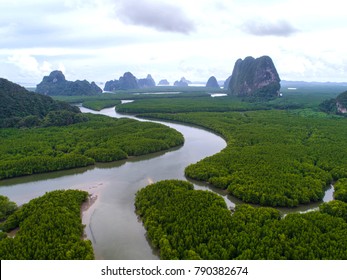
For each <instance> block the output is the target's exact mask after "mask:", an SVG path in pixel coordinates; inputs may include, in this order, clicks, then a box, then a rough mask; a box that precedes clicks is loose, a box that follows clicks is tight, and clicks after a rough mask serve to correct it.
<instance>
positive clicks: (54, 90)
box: [36, 70, 102, 95]
mask: <svg viewBox="0 0 347 280" xmlns="http://www.w3.org/2000/svg"><path fill="white" fill-rule="evenodd" d="M36 92H37V93H41V94H44V95H96V94H99V93H102V90H101V88H99V87H98V86H97V85H96V84H95V83H94V82H92V83H89V82H88V81H86V80H83V81H79V80H77V81H75V82H72V81H67V80H66V79H65V76H64V74H63V73H62V72H61V71H57V70H56V71H53V72H51V73H50V74H49V76H45V77H43V80H42V82H41V83H39V84H38V85H37V86H36Z"/></svg>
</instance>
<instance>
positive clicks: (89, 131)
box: [0, 114, 184, 179]
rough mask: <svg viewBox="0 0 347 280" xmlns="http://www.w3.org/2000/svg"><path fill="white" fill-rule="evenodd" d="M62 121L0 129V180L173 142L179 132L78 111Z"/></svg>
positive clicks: (146, 150) (136, 152) (180, 140)
mask: <svg viewBox="0 0 347 280" xmlns="http://www.w3.org/2000/svg"><path fill="white" fill-rule="evenodd" d="M83 115H84V117H85V118H87V119H88V121H85V122H81V123H77V124H72V125H68V126H60V127H57V126H50V127H44V128H40V127H38V128H31V129H17V128H7V129H1V130H0V159H1V161H0V179H4V178H11V177H16V176H23V175H31V174H35V173H43V172H48V171H56V170H63V169H70V168H75V167H82V166H88V165H93V164H94V163H95V162H110V161H116V160H121V159H126V158H128V157H130V156H139V155H144V154H149V153H153V152H157V151H162V150H167V149H169V148H171V147H176V146H179V145H181V144H183V142H184V138H183V136H182V134H180V133H179V132H177V131H175V130H174V129H172V128H169V127H166V126H164V125H161V124H155V123H150V122H140V121H136V120H131V119H115V118H111V117H106V116H99V115H93V114H83Z"/></svg>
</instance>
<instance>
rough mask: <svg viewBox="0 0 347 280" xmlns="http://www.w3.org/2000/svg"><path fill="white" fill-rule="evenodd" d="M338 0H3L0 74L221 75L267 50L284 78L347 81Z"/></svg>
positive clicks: (345, 19)
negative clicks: (238, 62)
mask: <svg viewBox="0 0 347 280" xmlns="http://www.w3.org/2000/svg"><path fill="white" fill-rule="evenodd" d="M346 35H347V16H346V9H345V3H344V1H342V0H329V1H321V0H199V1H197V0H174V1H173V0H28V1H20V0H1V1H0V36H1V40H0V77H4V78H6V79H9V80H11V81H13V82H17V83H21V84H37V83H39V82H40V81H41V80H42V77H43V76H44V75H48V74H49V73H50V72H51V71H52V70H56V69H58V70H62V71H63V72H64V74H65V76H66V78H67V79H68V80H77V79H80V80H83V79H87V80H89V81H96V82H106V81H107V80H113V79H118V78H119V77H120V76H121V75H123V73H124V72H127V71H130V72H132V73H133V74H134V75H135V76H136V77H137V78H144V77H146V75H147V74H148V73H150V74H152V76H153V78H154V79H155V80H156V81H157V82H158V81H159V80H161V79H168V80H169V81H170V82H171V83H172V82H174V81H175V80H178V79H180V78H181V77H182V76H184V77H186V78H187V79H189V80H192V81H207V79H208V78H209V77H210V76H212V75H214V76H216V78H217V79H218V80H224V79H226V78H227V77H228V76H230V75H231V73H232V70H233V66H234V63H235V61H236V60H237V59H238V58H242V59H243V58H245V57H246V56H253V57H259V56H262V55H269V56H270V57H271V58H272V59H273V61H274V64H275V66H276V68H277V71H278V72H279V75H280V77H281V79H282V80H303V81H321V82H323V81H332V82H347V51H346V44H345V41H346Z"/></svg>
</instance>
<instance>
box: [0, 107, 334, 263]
mask: <svg viewBox="0 0 347 280" xmlns="http://www.w3.org/2000/svg"><path fill="white" fill-rule="evenodd" d="M81 111H82V112H90V113H100V114H104V115H108V116H112V117H124V115H120V114H118V113H116V112H115V110H114V108H109V109H104V110H102V111H101V112H94V111H91V110H88V109H86V108H81ZM127 117H131V118H135V117H132V116H127ZM142 121H143V120H142ZM159 123H163V124H165V125H167V126H170V127H172V128H174V129H176V130H178V131H180V132H181V133H182V134H183V135H184V138H185V143H184V145H183V146H182V147H179V148H175V149H171V150H169V151H166V152H159V153H155V154H151V155H147V156H141V157H136V158H132V159H129V160H125V161H119V162H115V163H108V164H97V165H95V166H92V167H86V168H78V169H73V170H67V171H58V172H51V173H46V174H39V175H32V176H27V177H20V178H14V179H9V180H3V181H1V182H0V194H2V195H5V196H8V197H9V198H10V199H11V200H12V201H15V202H16V203H17V204H18V205H21V204H23V203H26V202H28V201H29V200H31V199H32V198H35V197H38V196H41V195H43V194H44V193H45V192H48V191H52V190H56V189H81V190H86V191H88V192H89V193H91V195H92V199H91V201H92V202H93V203H90V205H85V207H84V209H83V210H82V211H83V215H82V217H83V223H84V224H85V225H86V228H85V233H86V236H87V238H88V239H90V240H91V241H92V243H93V247H94V253H95V257H96V259H121V260H126V259H132V260H134V259H136V260H140V259H146V260H149V259H158V255H157V253H156V252H155V251H154V250H153V249H152V248H151V246H150V244H149V242H148V240H147V239H146V234H145V233H146V232H145V229H144V227H143V225H142V223H141V221H139V220H138V217H137V216H136V214H135V207H134V197H135V193H136V192H137V191H138V190H139V189H140V188H143V187H145V186H146V185H148V184H150V183H153V182H157V181H160V180H165V179H184V180H186V178H185V177H184V168H185V167H186V166H188V165H189V164H191V163H195V162H197V161H199V160H201V159H203V158H205V157H207V156H211V155H213V154H215V153H217V152H219V151H220V150H222V149H223V148H224V147H225V146H226V143H225V141H224V140H223V139H222V138H221V137H219V136H217V135H215V134H213V133H211V132H208V131H206V130H203V129H200V128H196V127H191V126H186V125H181V124H176V123H168V122H159ZM193 183H194V186H195V188H196V189H205V190H206V189H207V190H212V191H215V192H217V193H219V194H220V195H222V196H223V198H224V199H225V201H226V202H227V205H228V206H234V205H235V203H239V201H237V200H236V199H233V198H232V197H230V196H228V195H226V193H225V192H224V191H221V190H217V189H213V188H211V187H209V186H207V185H204V184H201V183H198V182H193ZM329 196H331V191H327V194H326V198H325V199H324V200H325V201H326V200H329ZM317 205H318V204H317ZM317 205H312V204H311V205H310V206H307V207H306V208H300V209H297V208H296V211H298V210H300V211H306V210H308V209H313V208H315V207H317Z"/></svg>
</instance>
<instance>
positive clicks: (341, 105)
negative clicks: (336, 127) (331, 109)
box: [336, 91, 347, 114]
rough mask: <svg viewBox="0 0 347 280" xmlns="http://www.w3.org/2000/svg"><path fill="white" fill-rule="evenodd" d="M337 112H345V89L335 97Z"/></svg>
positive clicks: (346, 106)
mask: <svg viewBox="0 0 347 280" xmlns="http://www.w3.org/2000/svg"><path fill="white" fill-rule="evenodd" d="M336 107H337V112H338V113H341V114H346V113H347V91H345V92H343V93H341V94H339V95H338V96H337V97H336Z"/></svg>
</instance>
